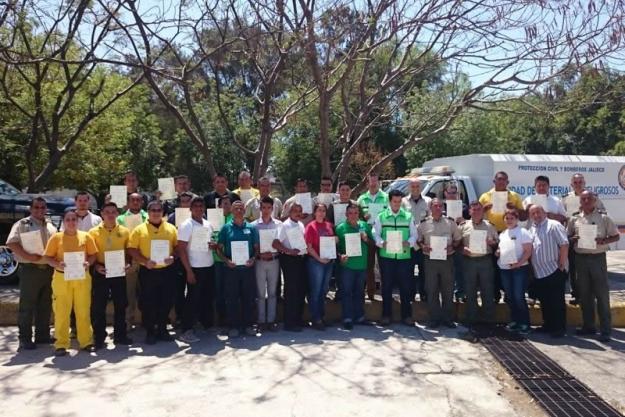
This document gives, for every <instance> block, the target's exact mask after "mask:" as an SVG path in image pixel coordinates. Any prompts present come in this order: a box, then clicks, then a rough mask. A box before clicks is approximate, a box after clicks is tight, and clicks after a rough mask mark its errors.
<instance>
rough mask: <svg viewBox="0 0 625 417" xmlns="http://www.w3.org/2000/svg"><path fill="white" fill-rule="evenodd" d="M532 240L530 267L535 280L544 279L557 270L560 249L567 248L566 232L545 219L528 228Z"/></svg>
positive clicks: (552, 221) (553, 222)
mask: <svg viewBox="0 0 625 417" xmlns="http://www.w3.org/2000/svg"><path fill="white" fill-rule="evenodd" d="M529 231H530V234H531V235H532V239H533V249H532V259H531V262H532V266H533V267H534V275H535V277H536V278H537V279H540V278H545V277H547V276H549V275H551V274H553V273H554V272H555V271H556V269H558V261H559V259H560V247H562V246H568V244H569V240H568V238H567V236H566V230H565V229H564V226H562V225H561V224H560V223H559V222H557V221H555V220H551V219H545V220H543V222H542V223H539V224H533V225H532V227H531V228H530V230H529Z"/></svg>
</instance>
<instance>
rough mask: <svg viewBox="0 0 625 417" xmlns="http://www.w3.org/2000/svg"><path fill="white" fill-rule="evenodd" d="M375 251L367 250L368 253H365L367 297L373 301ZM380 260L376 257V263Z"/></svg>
mask: <svg viewBox="0 0 625 417" xmlns="http://www.w3.org/2000/svg"><path fill="white" fill-rule="evenodd" d="M377 253H378V252H377V251H376V250H373V248H369V252H367V284H366V287H367V297H368V298H369V300H371V301H373V297H374V296H375V257H376V256H377ZM379 261H380V258H379V257H378V262H379Z"/></svg>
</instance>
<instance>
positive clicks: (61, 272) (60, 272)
mask: <svg viewBox="0 0 625 417" xmlns="http://www.w3.org/2000/svg"><path fill="white" fill-rule="evenodd" d="M55 271H56V272H58V273H59V274H64V273H65V272H63V271H59V270H58V269H55Z"/></svg>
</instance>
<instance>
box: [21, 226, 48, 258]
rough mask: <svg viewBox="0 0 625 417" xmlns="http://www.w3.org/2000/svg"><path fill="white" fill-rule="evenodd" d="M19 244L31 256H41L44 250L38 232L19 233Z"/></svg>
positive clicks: (39, 232)
mask: <svg viewBox="0 0 625 417" xmlns="http://www.w3.org/2000/svg"><path fill="white" fill-rule="evenodd" d="M20 242H21V243H22V248H23V249H24V250H25V251H26V252H28V253H30V254H31V255H43V250H44V249H43V241H42V240H41V231H40V230H33V231H32V232H23V233H20Z"/></svg>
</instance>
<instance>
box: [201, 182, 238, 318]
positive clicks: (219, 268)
mask: <svg viewBox="0 0 625 417" xmlns="http://www.w3.org/2000/svg"><path fill="white" fill-rule="evenodd" d="M233 195H235V196H236V194H234V193H233ZM238 199H239V197H237V200H230V197H229V196H228V195H224V196H223V197H221V198H219V199H218V200H219V201H217V208H218V209H220V210H221V216H222V220H221V221H219V219H214V220H213V219H212V217H211V218H210V219H208V222H209V223H210V224H211V227H212V229H213V236H212V237H211V241H213V242H217V240H218V239H219V232H220V231H221V228H222V227H223V225H224V224H228V223H230V222H231V221H232V201H238ZM204 203H206V197H204ZM207 211H208V210H207ZM217 214H219V212H217ZM207 215H208V213H207ZM213 259H214V260H215V305H216V308H217V324H218V325H219V326H221V327H226V326H227V322H228V317H227V314H226V286H225V285H226V284H225V280H226V268H227V266H226V265H225V264H224V261H223V259H221V257H220V256H219V254H218V253H217V249H216V248H215V250H213Z"/></svg>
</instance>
